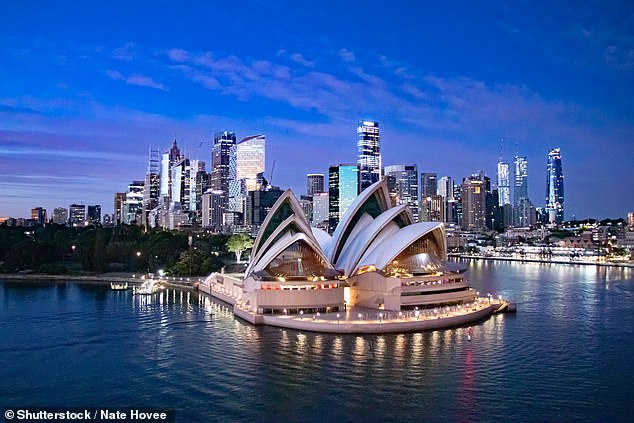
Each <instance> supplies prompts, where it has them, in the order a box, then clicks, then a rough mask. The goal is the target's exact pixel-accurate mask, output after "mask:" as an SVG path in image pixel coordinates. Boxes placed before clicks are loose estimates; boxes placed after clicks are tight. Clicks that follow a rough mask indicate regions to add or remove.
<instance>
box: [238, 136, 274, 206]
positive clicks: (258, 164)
mask: <svg viewBox="0 0 634 423" xmlns="http://www.w3.org/2000/svg"><path fill="white" fill-rule="evenodd" d="M265 159H266V136H265V135H263V134H259V135H253V136H250V137H246V138H244V139H243V140H242V141H240V142H239V143H237V144H234V145H232V146H231V149H230V152H229V210H230V211H233V212H239V213H244V212H245V208H246V201H247V193H248V192H249V191H255V190H258V189H260V188H261V187H260V186H259V184H258V174H260V173H263V172H264V169H265V164H266V163H265Z"/></svg>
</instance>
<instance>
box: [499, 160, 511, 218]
mask: <svg viewBox="0 0 634 423" xmlns="http://www.w3.org/2000/svg"><path fill="white" fill-rule="evenodd" d="M509 173H510V172H509V164H508V163H504V162H503V161H502V158H501V157H500V161H499V162H498V175H497V176H498V179H497V184H498V203H499V204H500V206H503V205H505V204H511V184H510V175H509Z"/></svg>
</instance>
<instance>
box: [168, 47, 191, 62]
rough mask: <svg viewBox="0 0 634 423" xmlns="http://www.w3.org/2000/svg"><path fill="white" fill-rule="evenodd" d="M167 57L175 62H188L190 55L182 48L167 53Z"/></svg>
mask: <svg viewBox="0 0 634 423" xmlns="http://www.w3.org/2000/svg"><path fill="white" fill-rule="evenodd" d="M167 57H169V58H170V60H173V61H175V62H186V61H187V60H189V53H187V51H186V50H183V49H182V48H173V49H171V50H169V51H168V52H167Z"/></svg>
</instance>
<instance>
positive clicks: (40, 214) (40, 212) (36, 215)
mask: <svg viewBox="0 0 634 423" xmlns="http://www.w3.org/2000/svg"><path fill="white" fill-rule="evenodd" d="M31 220H33V223H35V224H37V225H45V224H46V209H45V208H42V207H35V208H32V209H31Z"/></svg>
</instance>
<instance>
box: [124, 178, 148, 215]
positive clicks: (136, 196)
mask: <svg viewBox="0 0 634 423" xmlns="http://www.w3.org/2000/svg"><path fill="white" fill-rule="evenodd" d="M143 185H144V182H143V181H132V183H131V184H130V185H128V192H126V194H125V202H124V203H123V206H122V211H121V214H122V219H123V221H122V223H125V224H126V225H133V224H135V225H138V224H140V223H141V215H142V214H143Z"/></svg>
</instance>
